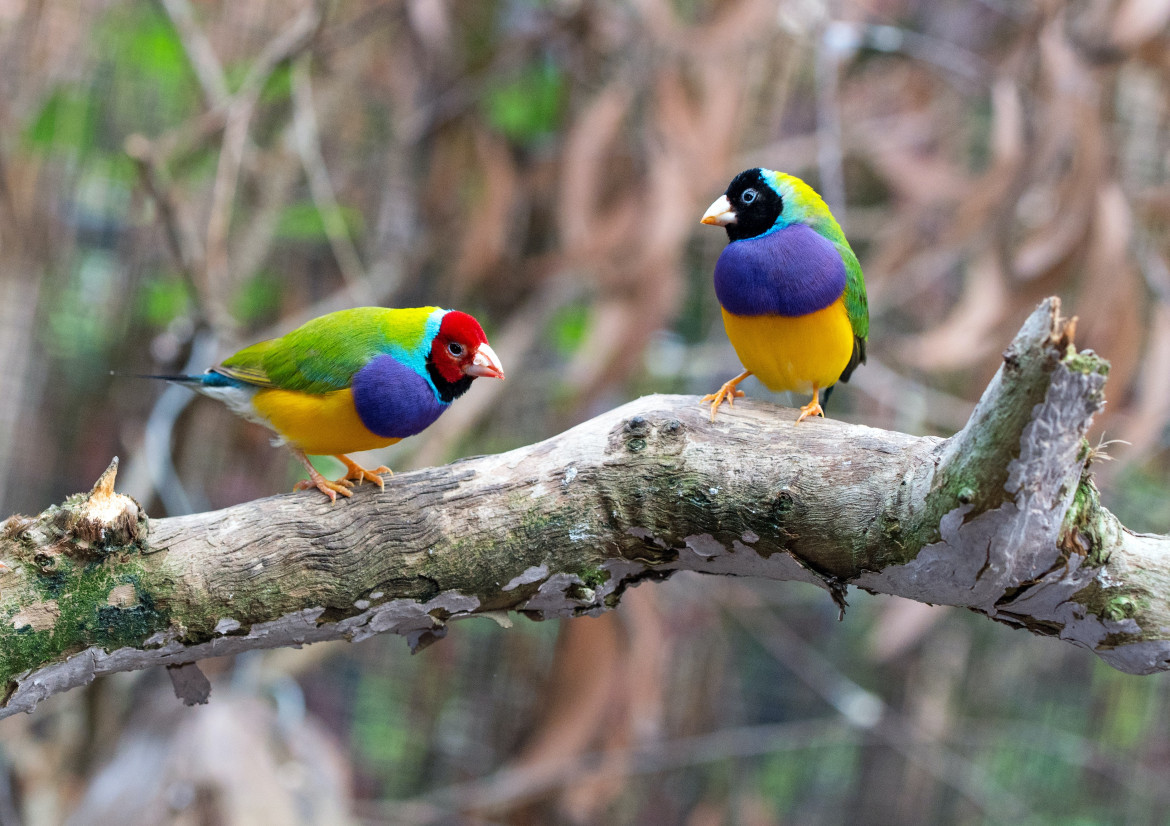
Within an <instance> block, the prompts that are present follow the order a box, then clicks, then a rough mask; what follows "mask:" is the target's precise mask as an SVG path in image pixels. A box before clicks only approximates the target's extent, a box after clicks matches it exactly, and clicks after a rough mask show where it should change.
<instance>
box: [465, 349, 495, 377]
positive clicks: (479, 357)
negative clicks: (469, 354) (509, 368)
mask: <svg viewBox="0 0 1170 826" xmlns="http://www.w3.org/2000/svg"><path fill="white" fill-rule="evenodd" d="M463 372H464V374H466V375H468V376H472V377H473V378H484V379H500V380H501V381H503V379H504V366H503V365H502V364H500V357H499V356H497V355H496V351H495V350H493V349H492V348H491V347H490V346H489V345H488V343H487V342H484V343H483V344H481V345H479V349H478V350H477V351H476V353H475V358H474V359H472V360H471V364H469V365H467V367H465V368H463Z"/></svg>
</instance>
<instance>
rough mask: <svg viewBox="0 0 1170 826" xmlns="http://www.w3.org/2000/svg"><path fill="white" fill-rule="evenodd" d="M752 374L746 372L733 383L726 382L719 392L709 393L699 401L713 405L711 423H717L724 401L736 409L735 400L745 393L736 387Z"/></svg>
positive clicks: (733, 380)
mask: <svg viewBox="0 0 1170 826" xmlns="http://www.w3.org/2000/svg"><path fill="white" fill-rule="evenodd" d="M751 374H752V372H751V371H750V370H744V371H743V372H742V373H740V374H739V375H738V376H736V377H735V378H734V379H732V380H731V381H728V382H724V383H723V386H722V387H720V388H719V390H718V392H716V393H708V394H707V395H706V396H704V397H703V398H701V399H699V403H700V404H706V403H707V402H710V403H711V421H715V413H716V411H717V410H719V405H721V404H723V400H724V399H727V406H728V407H735V400H736V399H737V398H739V397H740V396H742V395H743V391H742V390H737V389H736V387H735V386H736V385H737V384H739V383H740V382H741V381H743V380H744V379H746V378H747V377H748V376H750V375H751Z"/></svg>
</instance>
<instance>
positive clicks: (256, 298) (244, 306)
mask: <svg viewBox="0 0 1170 826" xmlns="http://www.w3.org/2000/svg"><path fill="white" fill-rule="evenodd" d="M280 290H281V281H280V279H279V278H277V277H276V276H275V275H273V274H272V273H259V274H257V275H255V276H253V277H252V278H250V279H248V280H247V281H245V282H244V284H243V285H242V286H241V287H240V289H239V290H238V291H237V292H236V294H235V295H234V296H233V297H232V301H231V308H232V314H233V315H234V316H235V317H236V318H238V319H239V320H240V321H241V322H242V323H244V324H250V323H254V322H256V321H258V320H262V319H264V318H266V317H268V316H269V315H270V314H271V311H272V308H274V307H276V306H277V305H278V304H279V303H280Z"/></svg>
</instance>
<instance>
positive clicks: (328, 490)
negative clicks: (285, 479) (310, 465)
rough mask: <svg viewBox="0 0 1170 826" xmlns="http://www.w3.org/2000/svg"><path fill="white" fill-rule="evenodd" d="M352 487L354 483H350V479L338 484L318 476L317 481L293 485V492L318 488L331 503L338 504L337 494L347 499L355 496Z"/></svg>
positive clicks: (305, 480) (311, 480)
mask: <svg viewBox="0 0 1170 826" xmlns="http://www.w3.org/2000/svg"><path fill="white" fill-rule="evenodd" d="M351 487H353V482H350V481H349V480H348V479H338V480H337V481H336V482H330V481H329V480H328V479H326V478H325V477H323V476H320V475H318V476H317V478H316V479H302V480H301V481H299V482H297V483H296V484H295V485H293V490H294V491H300V490H310V489H312V488H316V489H317V490H319V491H321V492H322V493H323V494H325V495H326V496H328V497H329V501H330V502H336V501H337V494H339V493H340V494H341V495H342V496H344V497H346V498H349V497H350V496H353V491H351V490H350V488H351Z"/></svg>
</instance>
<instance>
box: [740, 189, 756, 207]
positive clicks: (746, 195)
mask: <svg viewBox="0 0 1170 826" xmlns="http://www.w3.org/2000/svg"><path fill="white" fill-rule="evenodd" d="M758 197H759V193H757V192H756V191H755V190H754V189H745V190H744V191H743V194H742V195H740V196H739V200H740V201H742V202H743V203H745V204H750V203H751V202H752V201H754V200H756V198H758Z"/></svg>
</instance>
